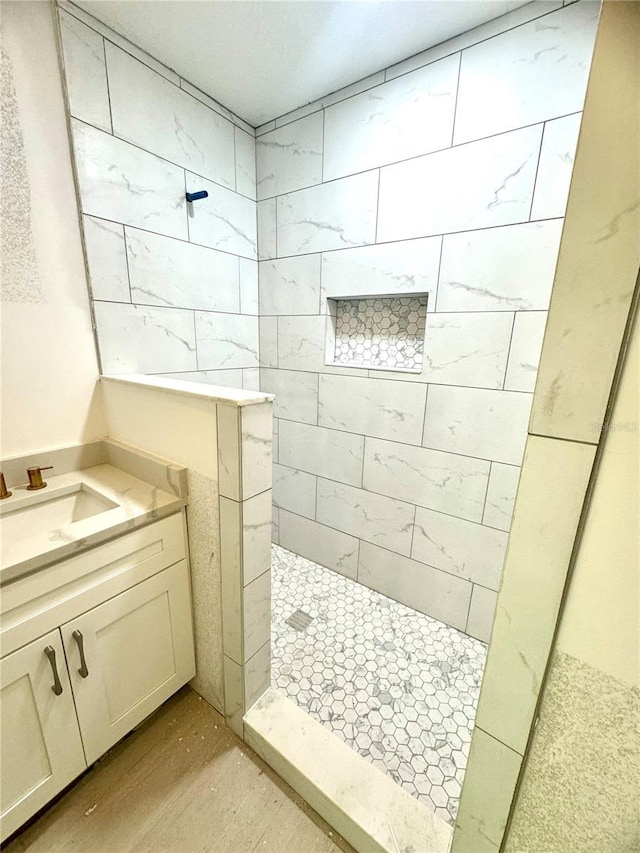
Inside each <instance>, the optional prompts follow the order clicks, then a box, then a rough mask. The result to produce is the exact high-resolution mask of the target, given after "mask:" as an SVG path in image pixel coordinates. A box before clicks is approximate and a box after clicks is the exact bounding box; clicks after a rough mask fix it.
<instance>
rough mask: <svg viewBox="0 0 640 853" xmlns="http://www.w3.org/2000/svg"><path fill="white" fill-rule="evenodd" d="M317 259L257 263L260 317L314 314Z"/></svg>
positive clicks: (317, 291) (317, 300)
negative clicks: (258, 264) (267, 315)
mask: <svg viewBox="0 0 640 853" xmlns="http://www.w3.org/2000/svg"><path fill="white" fill-rule="evenodd" d="M320 262H321V255H301V256H300V257H297V258H283V259H282V260H272V261H261V262H260V313H261V314H317V313H318V311H319V305H320Z"/></svg>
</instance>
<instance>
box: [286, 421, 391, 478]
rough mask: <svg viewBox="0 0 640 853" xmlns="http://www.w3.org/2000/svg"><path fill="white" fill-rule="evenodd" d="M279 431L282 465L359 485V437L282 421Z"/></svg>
mask: <svg viewBox="0 0 640 853" xmlns="http://www.w3.org/2000/svg"><path fill="white" fill-rule="evenodd" d="M279 429H280V432H279V440H280V442H281V443H282V453H281V454H280V463H281V464H282V465H288V466H289V467H290V468H299V469H300V470H301V471H308V472H309V473H310V474H319V475H320V476H321V477H328V478H329V479H330V480H337V481H338V482H340V483H348V484H349V485H351V486H360V485H361V483H362V458H363V453H364V437H363V436H361V435H353V434H352V433H349V432H340V431H338V430H334V429H324V428H323V427H317V426H310V425H308V424H296V423H292V422H291V421H286V420H283V421H281V422H280V428H279ZM376 491H380V490H379V489H378V490H376Z"/></svg>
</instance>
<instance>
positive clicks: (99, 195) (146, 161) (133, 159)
mask: <svg viewBox="0 0 640 853" xmlns="http://www.w3.org/2000/svg"><path fill="white" fill-rule="evenodd" d="M71 127H72V131H73V147H74V150H75V155H76V168H77V175H78V184H79V189H80V199H81V202H82V210H83V212H84V213H88V214H90V215H91V216H98V217H101V218H103V219H111V220H114V221H116V222H123V223H125V224H126V225H134V226H135V227H137V228H145V229H147V230H151V231H155V232H157V233H158V234H166V235H168V236H170V237H180V238H182V239H183V240H186V239H187V215H186V200H185V197H184V171H183V170H182V169H181V168H179V167H178V166H174V165H173V164H172V163H167V161H166V160H161V159H160V158H159V157H156V156H155V155H154V154H147V152H146V151H141V150H140V149H139V148H135V147H133V146H132V145H128V144H127V143H126V142H122V141H121V140H120V139H115V138H114V137H113V136H110V135H109V134H107V133H103V132H102V131H100V130H96V129H95V128H93V127H89V125H87V124H83V123H82V122H79V121H76V120H75V119H72V122H71Z"/></svg>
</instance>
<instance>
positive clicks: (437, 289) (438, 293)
mask: <svg viewBox="0 0 640 853" xmlns="http://www.w3.org/2000/svg"><path fill="white" fill-rule="evenodd" d="M443 254H444V234H442V235H441V237H440V254H439V255H438V273H437V276H436V294H435V304H434V308H433V311H432V312H431V313H432V314H436V313H438V299H439V298H440V275H441V273H442V256H443ZM428 310H429V297H427V311H428ZM441 313H445V312H441ZM449 313H457V312H455V311H452V312H449ZM464 313H467V312H466V311H465V312H464ZM425 334H426V326H425Z"/></svg>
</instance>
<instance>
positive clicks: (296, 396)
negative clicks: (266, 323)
mask: <svg viewBox="0 0 640 853" xmlns="http://www.w3.org/2000/svg"><path fill="white" fill-rule="evenodd" d="M261 322H262V321H261ZM260 361H261V363H264V360H263V343H262V340H261V342H260ZM260 388H261V390H262V391H265V392H266V393H268V394H275V395H276V399H275V400H274V403H273V406H274V409H273V412H274V416H275V417H276V418H287V419H288V420H290V421H298V422H299V423H305V424H315V423H317V421H318V374H317V373H304V372H303V371H301V370H272V369H270V368H266V367H262V368H261V369H260Z"/></svg>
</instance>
